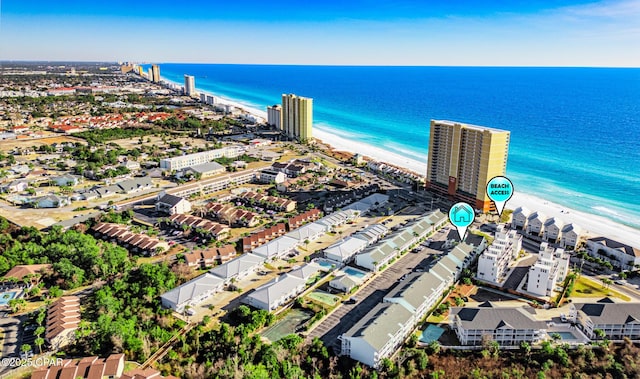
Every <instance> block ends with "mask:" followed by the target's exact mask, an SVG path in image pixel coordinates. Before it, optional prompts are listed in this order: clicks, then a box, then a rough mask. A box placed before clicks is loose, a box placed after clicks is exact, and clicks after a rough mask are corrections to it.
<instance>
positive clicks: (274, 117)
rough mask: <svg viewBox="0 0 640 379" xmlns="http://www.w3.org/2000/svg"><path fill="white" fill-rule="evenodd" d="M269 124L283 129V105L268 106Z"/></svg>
mask: <svg viewBox="0 0 640 379" xmlns="http://www.w3.org/2000/svg"><path fill="white" fill-rule="evenodd" d="M267 124H269V125H271V126H275V127H276V129H278V130H282V107H281V106H280V105H278V104H276V105H272V106H270V107H267Z"/></svg>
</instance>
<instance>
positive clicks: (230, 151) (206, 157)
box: [160, 146, 242, 171]
mask: <svg viewBox="0 0 640 379" xmlns="http://www.w3.org/2000/svg"><path fill="white" fill-rule="evenodd" d="M241 152H242V151H241V149H240V148H239V147H238V146H226V147H223V148H221V149H215V150H209V151H203V152H200V153H193V154H187V155H181V156H178V157H172V158H165V159H161V160H160V168H161V169H164V170H169V171H178V170H182V169H183V168H187V167H192V166H195V165H199V164H203V163H209V162H211V161H213V160H214V159H218V158H236V157H238V156H240V154H241Z"/></svg>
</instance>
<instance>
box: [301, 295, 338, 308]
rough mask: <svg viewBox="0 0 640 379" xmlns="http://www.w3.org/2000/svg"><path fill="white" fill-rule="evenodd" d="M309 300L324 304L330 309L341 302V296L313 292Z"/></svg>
mask: <svg viewBox="0 0 640 379" xmlns="http://www.w3.org/2000/svg"><path fill="white" fill-rule="evenodd" d="M307 298H308V299H311V300H312V301H315V302H319V303H323V304H325V305H328V306H330V307H333V306H334V305H336V304H337V303H338V302H339V301H340V296H336V295H332V294H329V293H326V292H322V291H313V292H311V293H310V294H308V295H307Z"/></svg>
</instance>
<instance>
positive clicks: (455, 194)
mask: <svg viewBox="0 0 640 379" xmlns="http://www.w3.org/2000/svg"><path fill="white" fill-rule="evenodd" d="M509 137H510V132H508V131H506V130H500V129H494V128H488V127H484V126H476V125H468V124H463V123H459V122H454V121H439V120H431V132H430V135H429V161H428V163H427V180H426V187H427V188H430V189H431V190H433V191H436V192H439V193H441V194H443V195H446V196H448V197H449V198H450V199H453V200H461V201H466V202H468V203H469V204H471V205H472V206H474V207H475V208H476V209H479V210H482V211H483V212H488V211H489V210H491V209H495V207H494V205H493V203H492V202H491V201H490V200H489V198H488V197H487V183H488V182H489V180H491V178H493V177H495V176H500V175H505V172H506V169H507V154H508V152H509Z"/></svg>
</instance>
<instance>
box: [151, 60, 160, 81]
mask: <svg viewBox="0 0 640 379" xmlns="http://www.w3.org/2000/svg"><path fill="white" fill-rule="evenodd" d="M150 80H151V81H152V82H154V83H158V82H159V81H160V66H158V65H157V64H153V65H151V78H150Z"/></svg>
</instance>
